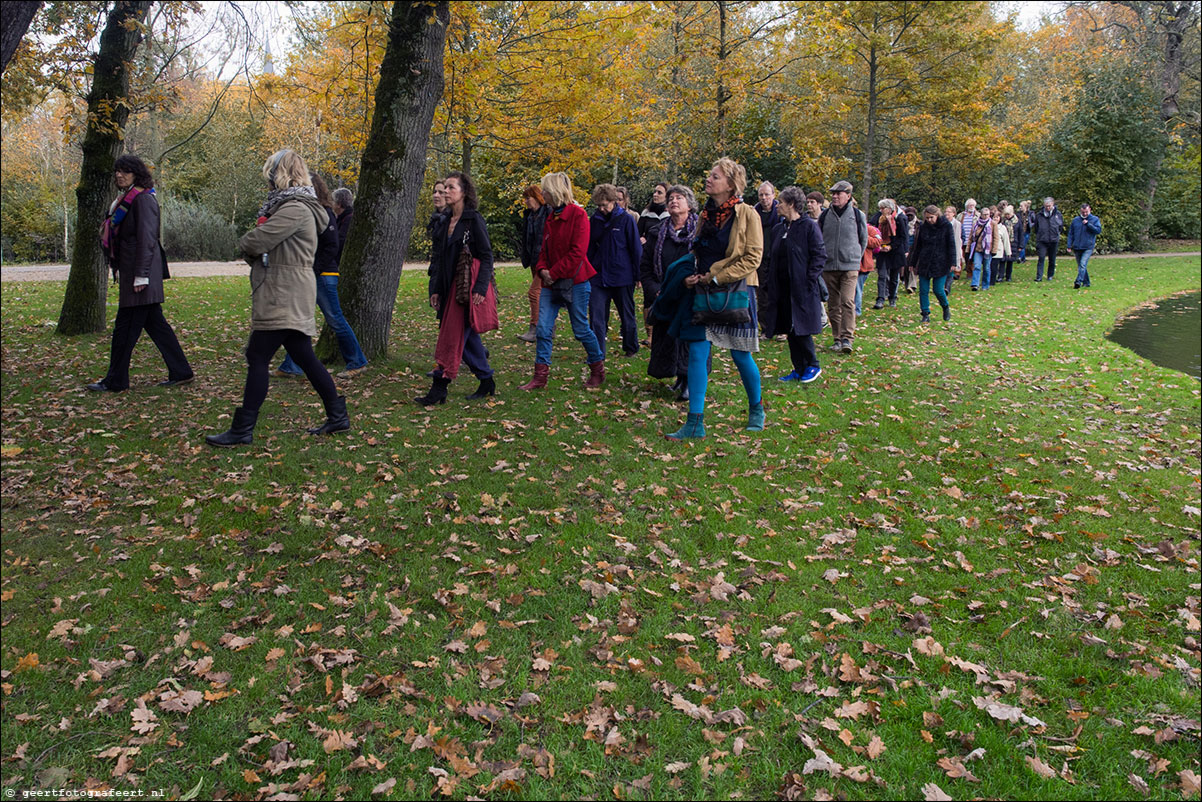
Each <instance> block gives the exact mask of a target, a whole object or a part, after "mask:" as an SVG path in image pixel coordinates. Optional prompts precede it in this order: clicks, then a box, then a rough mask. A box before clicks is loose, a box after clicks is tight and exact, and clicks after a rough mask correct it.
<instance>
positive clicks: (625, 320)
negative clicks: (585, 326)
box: [588, 284, 639, 359]
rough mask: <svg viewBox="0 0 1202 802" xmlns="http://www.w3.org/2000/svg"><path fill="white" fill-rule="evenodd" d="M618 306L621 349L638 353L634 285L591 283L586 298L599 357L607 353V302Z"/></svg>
mask: <svg viewBox="0 0 1202 802" xmlns="http://www.w3.org/2000/svg"><path fill="white" fill-rule="evenodd" d="M610 301H613V302H614V305H615V306H617V307H618V320H619V321H620V323H621V330H622V350H623V351H624V352H625V353H627V354H634V353H638V350H639V329H638V321H637V320H636V318H635V314H634V285H633V284H631V285H630V286H629V287H602V286H601V285H600V284H593V290H592V293H590V294H589V299H588V304H589V306H588V319H589V326H590V327H591V328H592V330H593V334H595V335H596V336H597V344H598V345H599V346H601V358H602V359H604V358H605V355H606V353H607V349H606V340H608V335H609V302H610Z"/></svg>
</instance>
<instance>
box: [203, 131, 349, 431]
mask: <svg viewBox="0 0 1202 802" xmlns="http://www.w3.org/2000/svg"><path fill="white" fill-rule="evenodd" d="M263 178H264V179H265V180H266V181H267V186H268V188H269V189H270V192H269V193H268V195H267V201H266V202H265V203H264V204H263V206H262V208H261V209H259V223H258V226H257V227H255V228H254V229H252V230H251V231H249V232H248V233H247V234H246V235H245V236H243V237H242V239H241V240H239V241H238V247H239V248H240V249H241V250H242V255H243V257H244V258H245V259H246V261H247V262H248V263H249V264H250V291H251V309H250V340H249V341H248V342H247V344H246V365H247V368H246V386H245V388H244V389H243V391H242V406H240V407H238V408H237V409H235V410H234V420H233V423H232V424H231V425H230V428H229V431H227V432H223V433H221V434H211V435H209V436H207V437H205V441H206V442H207V443H208V444H209V445H211V446H223V447H227V446H235V445H239V444H244V443H249V442H251V441H252V439H253V434H254V429H255V422H256V421H257V420H258V418H259V408H260V407H261V406H262V405H263V401H264V399H266V398H267V377H268V372H269V368H270V365H271V360H272V357H274V356H275V353H276V351H278V350H279V349H280V346H281V345H282V346H283V347H284V349H285V350H286V351H287V352H288V355H289V356H290V357H292V361H293V362H295V363H296V364H297V365H298V366H299V367H300V369H301V370H303V371H304V372H305V376H307V377H308V379H309V382H310V383H311V384H312V385H313V389H315V390H317V393H318V395H320V396H321V400H322V403H323V404H324V405H325V410H326V422H325V423H324V424H323V425H321V426H316V427H314V428H312V429H310V430H309V433H310V434H329V433H331V432H341V431H345V430H346V429H349V428H350V427H351V424H350V419H349V418H348V417H347V412H346V398H345V397H343V396H340V395H338V390H337V389H336V388H335V387H334V380H333V378H331V377H330V373H329V371H327V370H326V369H325V366H324V365H322V364H321V362H320V360H318V358H317V355H316V354H314V353H313V343H312V340H311V339H310V338H312V337H316V336H317V326H316V325H315V323H314V318H313V312H314V308H315V307H316V304H317V280H316V278H315V276H314V274H313V257H314V255H315V254H316V253H317V236H318V232H320V231H321V230H323V229H324V228H325V227H326V225H327V224H328V222H329V215H328V214H327V212H326V210H325V207H323V206H322V205H321V204H320V203H318V201H317V194H316V193H315V192H314V191H313V185H312V183H311V182H310V180H309V169H308V168H307V167H306V166H305V162H304V160H302V159H301V157H300V156H299V155H298V154H297V153H295V152H293V151H291V150H281V151H278V152H276V153H275V154H273V155H272V156H271V158H270V159H268V160H267V163H266V164H264V165H263Z"/></svg>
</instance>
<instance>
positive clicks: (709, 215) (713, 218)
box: [697, 195, 743, 234]
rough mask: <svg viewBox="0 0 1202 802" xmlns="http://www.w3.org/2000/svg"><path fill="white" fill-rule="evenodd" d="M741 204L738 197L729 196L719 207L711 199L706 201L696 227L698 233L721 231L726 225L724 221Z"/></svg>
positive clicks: (740, 199) (741, 200)
mask: <svg viewBox="0 0 1202 802" xmlns="http://www.w3.org/2000/svg"><path fill="white" fill-rule="evenodd" d="M742 202H743V199H742V198H741V197H739V196H738V195H731V196H730V197H729V198H727V199H726V202H725V203H723V204H722V205H721V206H719V205H718V204H716V203H714V199H713V198H710V199H709V200H707V201H706V202H705V208H704V209H702V210H701V218H700V225H699V226H698V227H697V229H698V233H699V234H713V233H716V232H718V231H721V230H722V226H724V225H726V221H727V220H729V219H730V216H731V215H732V214H734V213H735V206H736V205H737V204H740V203H742Z"/></svg>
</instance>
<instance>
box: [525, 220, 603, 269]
mask: <svg viewBox="0 0 1202 802" xmlns="http://www.w3.org/2000/svg"><path fill="white" fill-rule="evenodd" d="M588 242H589V222H588V214H586V213H585V211H584V209H582V208H581V207H579V206H577V205H576V204H574V203H569V204H568V205H567V206H566V207H564V210H563V211H562V212H560V213H559V214H555V213H554V212H552V213H551V215H550V216H549V217H548V218H547V224H546V227H545V228H544V230H543V249H542V251H540V252H539V254H538V263H537V264H535V266H534V275H535V277H536V278H537V277H538V272H539V271H540V270H550V271H551V278H552V279H561V278H571V279H572V283H573V284H582V283H584V282H586V281H588V280H589V279H590V278H592V277H593V276H595V275H597V271H596V270H594V269H593V266H592V265H591V264H589V261H588Z"/></svg>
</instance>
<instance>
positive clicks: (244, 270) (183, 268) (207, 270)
mask: <svg viewBox="0 0 1202 802" xmlns="http://www.w3.org/2000/svg"><path fill="white" fill-rule="evenodd" d="M497 267H521V264H520V263H518V262H498V263H497ZM70 269H71V266H70V265H4V267H3V268H0V281H66V280H67V274H68V273H69V272H70ZM405 270H406V271H410V270H421V271H422V272H425V270H426V262H405ZM249 275H250V266H249V265H247V264H246V262H173V263H172V264H171V277H172V278H192V277H196V276H249Z"/></svg>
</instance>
